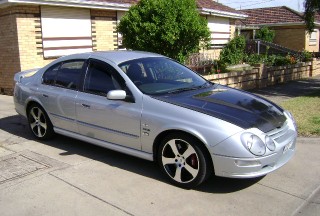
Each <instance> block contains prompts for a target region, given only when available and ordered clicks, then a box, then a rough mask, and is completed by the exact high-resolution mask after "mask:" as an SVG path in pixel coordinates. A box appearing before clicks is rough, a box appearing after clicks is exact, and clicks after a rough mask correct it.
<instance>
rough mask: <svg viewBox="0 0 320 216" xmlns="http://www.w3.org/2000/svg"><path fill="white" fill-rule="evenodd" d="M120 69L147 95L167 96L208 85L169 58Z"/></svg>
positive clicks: (126, 64)
mask: <svg viewBox="0 0 320 216" xmlns="http://www.w3.org/2000/svg"><path fill="white" fill-rule="evenodd" d="M119 67H120V68H121V69H122V70H123V71H124V72H125V73H126V74H127V76H128V77H129V78H130V79H131V81H132V82H133V83H134V84H135V85H136V86H137V87H138V88H139V89H140V90H141V91H142V92H143V93H145V94H151V95H154V94H166V93H171V92H178V91H183V90H188V89H194V88H200V87H202V86H203V85H204V84H206V83H207V81H206V80H204V79H203V78H202V77H200V76H199V75H198V74H196V73H194V72H193V71H192V70H190V69H189V68H187V67H185V66H183V65H181V64H179V63H177V62H175V61H173V60H170V59H168V58H162V57H161V58H155V57H151V58H142V59H135V60H131V61H128V62H124V63H121V64H120V65H119Z"/></svg>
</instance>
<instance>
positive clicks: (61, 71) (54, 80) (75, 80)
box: [43, 60, 84, 90]
mask: <svg viewBox="0 0 320 216" xmlns="http://www.w3.org/2000/svg"><path fill="white" fill-rule="evenodd" d="M83 68H84V60H74V61H67V62H62V63H61V62H60V63H58V64H56V65H54V66H52V67H50V68H49V69H48V70H47V71H46V72H45V73H44V75H43V84H46V85H54V86H58V87H62V88H68V89H73V90H76V89H77V88H78V86H79V81H80V77H81V73H82V71H83Z"/></svg>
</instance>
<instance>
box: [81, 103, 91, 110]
mask: <svg viewBox="0 0 320 216" xmlns="http://www.w3.org/2000/svg"><path fill="white" fill-rule="evenodd" d="M81 105H82V106H83V107H85V108H88V109H90V105H88V104H81Z"/></svg>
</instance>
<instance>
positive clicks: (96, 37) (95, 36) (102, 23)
mask: <svg viewBox="0 0 320 216" xmlns="http://www.w3.org/2000/svg"><path fill="white" fill-rule="evenodd" d="M91 26H92V41H93V50H94V51H102V50H115V49H117V48H118V34H117V31H116V27H117V12H116V11H105V10H91Z"/></svg>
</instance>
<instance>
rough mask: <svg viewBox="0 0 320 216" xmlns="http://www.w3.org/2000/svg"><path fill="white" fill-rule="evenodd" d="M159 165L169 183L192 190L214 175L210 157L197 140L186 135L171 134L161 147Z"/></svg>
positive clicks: (158, 156) (158, 157)
mask: <svg viewBox="0 0 320 216" xmlns="http://www.w3.org/2000/svg"><path fill="white" fill-rule="evenodd" d="M157 159H158V163H159V166H160V169H161V171H162V172H163V173H164V174H165V175H166V176H167V177H168V178H169V181H170V182H171V183H172V184H174V185H176V186H179V187H182V188H186V189H190V188H194V187H196V186H197V185H199V184H201V183H202V182H204V181H205V180H206V179H207V178H208V177H209V176H210V175H211V173H212V171H213V165H212V162H211V158H210V155H209V154H208V152H207V150H206V149H205V148H204V147H203V145H202V143H201V142H200V141H198V140H197V139H196V138H194V137H192V136H190V135H187V134H184V133H178V134H170V135H168V136H166V137H165V138H164V139H163V140H162V142H161V143H160V145H159V149H158V155H157Z"/></svg>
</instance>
